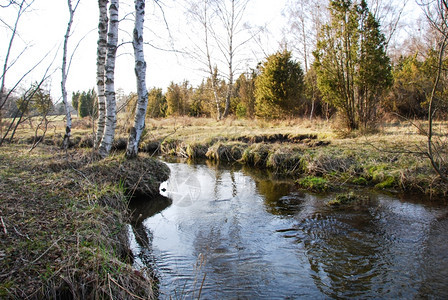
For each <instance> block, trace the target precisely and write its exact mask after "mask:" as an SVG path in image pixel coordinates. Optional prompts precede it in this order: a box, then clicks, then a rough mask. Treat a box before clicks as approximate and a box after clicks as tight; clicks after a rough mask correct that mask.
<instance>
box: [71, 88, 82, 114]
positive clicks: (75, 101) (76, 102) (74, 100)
mask: <svg viewBox="0 0 448 300" xmlns="http://www.w3.org/2000/svg"><path fill="white" fill-rule="evenodd" d="M79 97H81V92H80V91H77V92H76V93H75V92H73V93H72V106H73V108H74V109H75V110H76V111H78V107H79Z"/></svg>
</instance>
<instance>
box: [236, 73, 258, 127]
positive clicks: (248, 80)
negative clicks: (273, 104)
mask: <svg viewBox="0 0 448 300" xmlns="http://www.w3.org/2000/svg"><path fill="white" fill-rule="evenodd" d="M255 78H256V73H255V71H254V70H253V71H252V72H251V73H243V74H241V75H240V77H239V78H238V80H237V81H236V92H237V97H238V103H237V105H236V115H237V116H238V117H249V118H253V117H254V116H255Z"/></svg>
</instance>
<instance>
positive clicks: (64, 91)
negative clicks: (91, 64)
mask: <svg viewBox="0 0 448 300" xmlns="http://www.w3.org/2000/svg"><path fill="white" fill-rule="evenodd" d="M67 4H68V11H69V14H70V17H69V21H68V24H67V31H66V32H65V36H64V49H63V54H62V81H61V90H62V103H63V104H64V107H65V119H66V127H65V135H64V140H63V142H62V146H63V148H64V149H65V150H67V148H68V146H69V143H70V135H71V131H72V115H71V112H70V104H69V103H68V99H67V89H66V87H65V85H66V83H67V75H68V68H67V51H68V50H67V48H68V39H69V37H70V31H71V29H72V24H73V16H74V15H75V10H76V8H77V7H78V4H79V0H78V1H77V3H76V5H75V7H74V8H73V6H72V1H71V0H67Z"/></svg>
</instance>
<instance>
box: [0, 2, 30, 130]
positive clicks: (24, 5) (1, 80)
mask: <svg viewBox="0 0 448 300" xmlns="http://www.w3.org/2000/svg"><path fill="white" fill-rule="evenodd" d="M33 3H34V1H30V2H27V1H26V0H22V1H8V2H7V3H6V4H5V5H3V6H2V9H6V8H8V7H12V8H16V10H17V11H16V18H15V22H14V25H12V26H10V25H8V24H6V23H5V25H6V27H8V28H9V29H10V30H11V36H10V39H9V43H8V47H7V49H6V53H5V56H4V61H3V68H2V73H1V74H0V76H1V77H0V126H1V124H2V108H3V106H4V105H5V104H6V102H7V100H8V98H9V96H10V95H11V94H12V92H13V91H14V89H15V88H16V87H17V86H18V85H19V84H20V82H21V81H22V80H23V79H24V78H25V77H26V76H27V75H28V74H29V73H30V72H31V71H32V70H33V69H34V67H35V66H34V67H32V68H31V69H29V70H28V71H27V72H25V73H24V75H23V76H22V77H21V78H20V79H19V80H18V81H17V82H16V84H15V85H14V87H13V88H12V89H11V90H10V91H9V92H6V88H5V86H6V77H7V73H8V71H9V70H10V68H11V67H12V65H10V59H11V52H12V49H13V45H14V41H15V38H16V36H17V30H18V26H19V23H20V20H21V18H22V16H23V15H24V13H25V12H26V11H27V10H28V9H29V8H30V7H31V5H32V4H33ZM3 23H4V22H3ZM25 51H26V48H25V49H24V50H23V51H22V52H21V53H20V54H19V56H18V57H16V58H15V59H13V64H14V62H17V60H18V59H19V57H20V55H21V54H23V53H24V52H25Z"/></svg>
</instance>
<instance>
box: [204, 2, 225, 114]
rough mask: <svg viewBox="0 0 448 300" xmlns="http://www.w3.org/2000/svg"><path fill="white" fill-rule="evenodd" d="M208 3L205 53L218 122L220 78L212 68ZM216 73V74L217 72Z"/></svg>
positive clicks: (205, 25) (205, 16)
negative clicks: (218, 78) (218, 82)
mask: <svg viewBox="0 0 448 300" xmlns="http://www.w3.org/2000/svg"><path fill="white" fill-rule="evenodd" d="M207 10H208V1H207V0H205V1H204V21H203V24H202V25H203V26H204V34H205V36H204V37H205V51H206V55H207V66H208V71H209V74H210V77H211V80H212V89H213V97H214V98H215V104H216V114H217V117H216V118H217V119H218V121H219V120H221V119H222V112H221V105H220V100H219V94H218V86H217V76H218V72H217V69H216V68H215V70H213V66H212V60H211V55H210V48H209V41H208V31H209V29H208V14H207V13H208V11H207ZM215 71H216V72H215Z"/></svg>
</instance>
